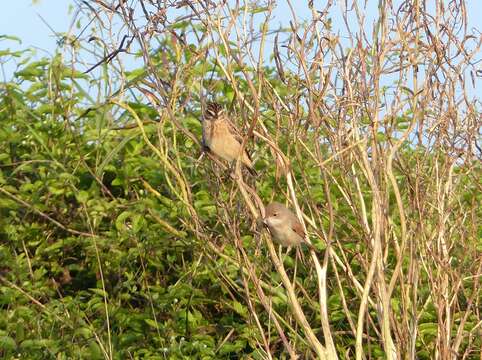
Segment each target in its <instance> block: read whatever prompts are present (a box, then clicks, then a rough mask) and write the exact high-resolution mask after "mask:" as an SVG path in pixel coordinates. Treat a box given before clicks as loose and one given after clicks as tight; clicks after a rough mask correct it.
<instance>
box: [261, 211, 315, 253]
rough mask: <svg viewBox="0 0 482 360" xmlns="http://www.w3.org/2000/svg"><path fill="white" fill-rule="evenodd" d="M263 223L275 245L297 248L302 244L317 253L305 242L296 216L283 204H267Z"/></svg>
mask: <svg viewBox="0 0 482 360" xmlns="http://www.w3.org/2000/svg"><path fill="white" fill-rule="evenodd" d="M263 223H264V225H265V226H266V227H267V228H268V229H269V232H270V234H271V237H272V238H273V240H274V241H275V242H276V243H277V244H280V245H282V246H298V245H300V244H302V243H303V244H306V245H307V246H308V247H309V248H310V249H311V250H313V251H315V252H318V249H316V248H315V247H314V246H313V245H311V244H310V243H309V242H308V241H307V240H306V234H305V231H304V229H303V226H302V225H301V222H300V221H299V220H298V218H297V217H296V215H295V214H293V212H291V210H289V209H288V208H287V207H286V206H284V205H283V204H280V203H278V202H272V203H271V204H269V205H268V206H267V207H266V215H265V217H264V219H263Z"/></svg>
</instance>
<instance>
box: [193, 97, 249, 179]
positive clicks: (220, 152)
mask: <svg viewBox="0 0 482 360" xmlns="http://www.w3.org/2000/svg"><path fill="white" fill-rule="evenodd" d="M202 130H203V145H204V146H205V147H207V148H208V149H209V151H210V152H211V153H213V154H214V155H216V156H218V157H220V158H221V159H224V160H226V161H228V162H229V163H232V162H233V161H236V160H237V158H238V157H240V156H241V159H240V160H241V163H242V164H243V165H244V166H245V167H246V168H247V169H248V170H249V172H250V173H251V174H252V175H257V173H256V170H254V168H253V163H252V161H251V158H250V156H249V154H248V152H247V151H246V150H243V153H242V154H241V143H242V138H241V137H240V136H239V135H238V134H237V131H236V128H234V126H233V125H232V124H231V121H230V120H229V117H228V115H227V114H225V112H224V109H223V108H222V106H221V105H219V104H217V103H214V102H210V103H208V104H207V108H206V110H205V111H204V118H203V121H202Z"/></svg>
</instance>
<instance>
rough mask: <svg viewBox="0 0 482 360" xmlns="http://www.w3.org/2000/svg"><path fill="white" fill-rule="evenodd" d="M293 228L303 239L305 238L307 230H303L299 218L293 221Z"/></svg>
mask: <svg viewBox="0 0 482 360" xmlns="http://www.w3.org/2000/svg"><path fill="white" fill-rule="evenodd" d="M291 229H292V230H293V231H294V232H295V233H297V234H298V235H299V236H301V237H302V238H303V239H304V238H305V231H304V230H303V226H302V225H301V223H300V222H299V221H298V220H295V221H293V222H292V223H291Z"/></svg>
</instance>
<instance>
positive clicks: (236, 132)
mask: <svg viewBox="0 0 482 360" xmlns="http://www.w3.org/2000/svg"><path fill="white" fill-rule="evenodd" d="M225 121H226V124H227V125H228V130H229V132H230V133H231V135H233V137H234V139H235V140H236V141H237V142H238V143H239V144H240V145H241V144H242V143H243V136H242V135H241V133H240V132H239V130H238V128H237V127H236V126H235V125H234V124H233V122H232V121H231V119H230V118H229V117H227V116H226V117H225ZM244 152H245V154H246V156H247V157H248V159H249V160H250V161H252V159H251V155H250V154H249V152H248V150H246V147H245V148H244Z"/></svg>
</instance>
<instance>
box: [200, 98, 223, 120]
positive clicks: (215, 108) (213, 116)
mask: <svg viewBox="0 0 482 360" xmlns="http://www.w3.org/2000/svg"><path fill="white" fill-rule="evenodd" d="M222 113H223V108H222V106H221V105H219V104H218V103H215V102H209V103H208V104H207V106H206V110H205V111H204V119H205V120H208V121H216V120H217V119H219V117H220V116H221V114H222Z"/></svg>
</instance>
